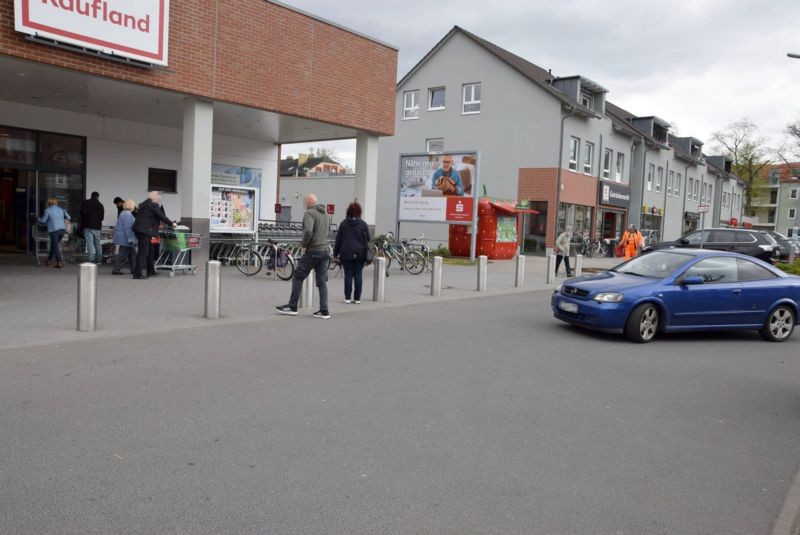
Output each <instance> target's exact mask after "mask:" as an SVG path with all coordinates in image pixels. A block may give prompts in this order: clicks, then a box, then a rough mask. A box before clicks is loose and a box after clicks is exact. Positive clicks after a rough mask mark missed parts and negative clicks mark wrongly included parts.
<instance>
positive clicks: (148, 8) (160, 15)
mask: <svg viewBox="0 0 800 535" xmlns="http://www.w3.org/2000/svg"><path fill="white" fill-rule="evenodd" d="M14 22H15V29H16V30H17V31H18V32H21V33H26V34H28V35H32V36H35V37H43V38H47V39H52V40H54V41H58V42H61V43H66V44H70V45H75V46H79V47H82V48H88V49H92V50H96V51H98V52H102V53H104V54H109V55H114V56H121V57H125V58H129V59H133V60H137V61H142V62H145V63H150V64H154V65H162V66H166V65H167V50H168V39H169V0H136V1H135V2H133V1H130V0H14Z"/></svg>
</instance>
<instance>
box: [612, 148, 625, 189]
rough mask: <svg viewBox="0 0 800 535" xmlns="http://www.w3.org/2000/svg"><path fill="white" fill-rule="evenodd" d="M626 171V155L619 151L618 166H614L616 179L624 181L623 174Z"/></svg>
mask: <svg viewBox="0 0 800 535" xmlns="http://www.w3.org/2000/svg"><path fill="white" fill-rule="evenodd" d="M624 173H625V155H624V154H622V153H621V152H618V153H617V166H616V167H615V168H614V180H616V181H617V182H620V183H621V182H622V181H623V179H622V175H623V174H624Z"/></svg>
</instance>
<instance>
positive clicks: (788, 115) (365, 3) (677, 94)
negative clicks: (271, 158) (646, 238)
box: [287, 0, 800, 164]
mask: <svg viewBox="0 0 800 535" xmlns="http://www.w3.org/2000/svg"><path fill="white" fill-rule="evenodd" d="M287 3H290V4H291V5H293V6H295V7H297V8H299V9H302V10H305V11H308V12H311V13H314V14H315V15H318V16H320V17H323V18H326V19H329V20H331V21H333V22H336V23H338V24H341V25H343V26H347V27H349V28H352V29H354V30H357V31H359V32H362V33H364V34H367V35H369V36H371V37H375V38H377V39H380V40H381V41H384V42H387V43H389V44H392V45H394V46H396V47H398V48H399V58H398V79H399V78H401V77H402V76H403V75H404V74H405V73H406V72H408V70H409V69H410V68H411V67H413V66H414V64H416V63H417V61H419V60H420V58H422V56H423V55H424V54H425V53H426V52H428V50H430V49H431V48H432V47H433V46H434V45H435V44H436V43H437V42H438V41H439V39H441V38H442V37H443V36H444V35H445V34H446V33H447V32H448V31H449V30H450V29H451V28H452V27H453V26H454V25H458V26H461V27H463V28H464V29H466V30H469V31H471V32H472V33H474V34H476V35H478V36H480V37H483V38H484V39H487V40H489V41H491V42H493V43H495V44H496V45H498V46H501V47H503V48H506V49H507V50H510V51H511V52H513V53H515V54H517V55H519V56H522V57H523V58H525V59H527V60H528V61H531V62H533V63H535V64H537V65H539V66H541V67H543V68H545V69H552V71H553V74H555V75H558V76H569V75H575V74H580V75H582V76H585V77H588V78H591V79H592V80H594V81H596V82H598V83H599V84H601V85H602V86H604V87H606V88H607V89H608V90H609V94H608V99H609V100H610V101H612V102H614V103H615V104H617V105H619V106H621V107H623V108H626V109H627V110H629V111H631V112H633V113H635V114H637V115H641V116H647V115H657V116H659V117H661V118H663V119H665V120H667V121H669V122H671V123H672V124H674V125H675V127H676V129H677V131H678V133H680V134H681V135H684V136H685V135H691V136H694V137H697V138H700V139H701V140H703V141H705V142H706V143H707V147H706V148H707V149H710V147H709V146H708V145H710V144H711V142H710V137H711V136H710V134H711V133H712V132H714V131H716V130H720V129H722V128H724V127H725V126H726V125H728V124H729V123H731V122H733V121H736V120H738V119H740V118H742V117H748V118H750V119H751V120H752V121H754V122H755V123H756V124H757V125H758V127H759V128H760V130H761V132H762V134H764V135H765V136H767V137H769V138H770V139H771V140H772V141H773V142H774V143H778V142H779V140H780V138H781V137H782V131H783V129H784V128H785V125H786V123H788V122H790V121H793V120H795V119H797V118H798V117H799V116H800V98H799V97H800V59H790V58H788V57H787V56H786V53H787V52H795V53H800V0H760V1H753V0H691V1H685V2H672V1H666V0H661V1H652V0H639V1H635V0H631V1H627V0H605V1H602V2H600V1H596V0H560V1H553V0H550V1H541V0H496V1H494V2H489V1H480V0H459V1H457V2H456V1H452V0H439V1H437V2H430V1H428V0H426V1H422V0H405V1H403V2H375V1H374V0H339V1H338V2H331V1H330V0H288V2H287ZM350 145H352V143H351V144H350ZM350 145H345V144H340V146H341V147H342V149H344V150H345V151H346V152H348V154H347V155H345V154H342V152H343V151H342V150H340V154H342V156H343V159H344V158H345V157H348V158H349V157H351V155H350V154H349V153H350V152H354V147H353V148H352V149H349V147H350ZM348 164H349V162H348Z"/></svg>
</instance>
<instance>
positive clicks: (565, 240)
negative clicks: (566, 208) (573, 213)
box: [554, 226, 572, 277]
mask: <svg viewBox="0 0 800 535" xmlns="http://www.w3.org/2000/svg"><path fill="white" fill-rule="evenodd" d="M571 241H572V227H569V226H568V227H567V228H566V230H564V232H562V233H561V234H559V235H558V238H556V246H555V248H554V250H555V253H556V276H558V268H559V267H561V260H564V266H565V267H566V268H567V277H571V276H572V268H570V267H569V248H570V242H571Z"/></svg>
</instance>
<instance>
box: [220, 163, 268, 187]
mask: <svg viewBox="0 0 800 535" xmlns="http://www.w3.org/2000/svg"><path fill="white" fill-rule="evenodd" d="M211 183H212V184H219V185H221V186H244V187H247V188H260V187H261V169H258V168H256V167H242V166H239V165H227V164H223V163H212V164H211Z"/></svg>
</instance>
